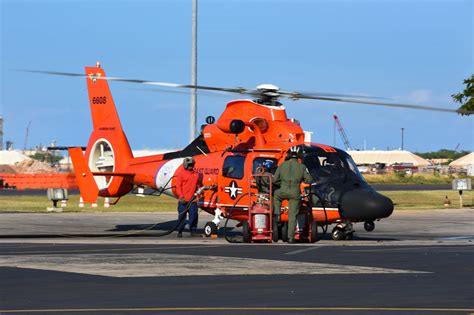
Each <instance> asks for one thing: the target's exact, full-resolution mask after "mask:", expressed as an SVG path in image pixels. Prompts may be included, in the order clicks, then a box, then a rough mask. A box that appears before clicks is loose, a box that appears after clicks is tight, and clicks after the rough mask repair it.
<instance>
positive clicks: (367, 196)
mask: <svg viewBox="0 0 474 315" xmlns="http://www.w3.org/2000/svg"><path fill="white" fill-rule="evenodd" d="M29 72H35V73H43V74H50V75H62V76H74V77H84V78H86V81H87V88H88V93H89V102H90V109H91V115H92V122H93V131H92V133H91V135H90V138H89V141H88V144H87V147H86V149H85V153H83V150H82V148H81V147H75V148H69V154H70V156H71V159H72V162H73V166H74V171H75V173H76V178H77V181H78V185H79V188H80V194H81V197H82V198H83V200H84V202H87V203H95V202H96V200H97V198H98V197H99V196H100V197H115V198H117V199H116V200H115V201H114V202H113V203H112V204H115V203H117V202H118V201H119V200H120V197H122V196H124V195H126V194H128V193H130V192H132V191H135V190H137V189H145V188H148V189H151V190H152V191H153V192H156V193H157V195H160V194H162V193H163V194H166V195H168V196H171V197H174V198H177V193H176V189H175V185H174V184H175V183H174V179H175V175H176V174H177V173H178V172H180V171H181V170H182V168H183V166H182V162H183V160H184V158H186V157H190V156H191V157H193V158H194V160H195V170H196V171H197V172H198V173H199V174H201V176H202V185H203V187H205V189H204V190H201V191H200V193H201V194H200V196H199V199H198V201H197V202H198V206H199V207H200V208H201V209H203V210H204V211H206V212H208V213H209V214H211V215H214V219H213V220H212V221H209V222H207V223H206V225H205V228H204V232H205V234H206V236H210V235H211V234H214V233H216V232H217V230H218V228H219V226H221V224H222V221H223V220H224V219H232V220H237V221H240V222H241V223H242V222H243V223H245V222H247V221H248V219H249V203H250V202H251V200H250V199H251V198H252V197H251V196H252V194H250V191H252V189H254V188H253V186H252V184H251V183H252V177H253V175H254V174H256V173H257V172H258V169H259V167H261V165H262V164H263V162H264V161H268V160H271V161H273V162H274V163H275V164H276V165H279V164H281V163H282V162H283V161H284V160H285V157H286V156H287V152H288V151H289V150H290V148H291V147H294V146H298V147H299V148H301V156H300V160H301V162H302V163H304V165H305V166H306V167H307V169H308V171H309V172H310V174H311V175H312V178H313V182H312V183H311V185H310V187H309V188H307V190H308V191H309V193H312V194H314V195H316V196H318V198H316V200H315V201H314V202H313V203H312V204H311V206H310V215H311V220H312V224H313V227H314V226H316V227H317V226H323V225H326V226H328V225H331V224H335V227H334V228H333V229H332V232H331V236H332V238H333V239H334V240H343V239H345V240H349V239H351V238H352V236H353V233H354V229H353V224H354V223H357V222H363V223H364V228H365V230H367V231H372V230H374V228H375V223H374V222H375V221H377V220H380V219H383V218H387V217H389V216H390V215H391V214H392V212H393V209H394V205H393V202H392V200H390V199H389V198H388V197H386V196H384V195H382V194H380V193H378V192H376V191H375V190H374V189H373V188H372V187H371V186H370V185H369V184H368V183H367V182H366V181H365V179H364V177H363V176H362V175H361V173H360V172H359V170H358V168H357V165H356V164H355V163H354V161H353V159H352V158H351V156H350V155H349V154H348V153H346V152H345V151H344V150H341V149H338V148H335V147H332V146H329V145H325V144H319V143H313V142H310V141H306V140H307V139H306V140H305V132H304V131H303V129H302V127H301V126H300V123H299V121H298V120H296V119H291V118H288V116H287V113H286V108H285V106H284V105H283V104H282V103H280V101H279V100H280V99H282V98H287V99H291V100H299V99H312V100H324V101H335V102H349V103H362V104H369V105H382V106H392V107H402V108H412V109H423V110H435V111H443V112H457V111H456V110H454V109H448V108H439V107H429V106H419V105H411V104H395V103H388V102H381V101H377V100H373V99H374V98H375V97H367V96H357V95H344V94H329V93H299V92H288V91H282V90H280V89H279V88H278V87H277V86H275V85H272V84H262V85H259V86H258V87H257V88H256V89H247V88H221V87H213V86H202V85H183V84H175V83H165V82H156V81H146V80H137V79H126V78H118V77H107V76H106V74H105V71H104V70H103V68H102V67H101V66H100V63H97V64H96V66H92V67H85V74H79V73H68V72H55V71H37V70H29ZM108 81H119V82H126V83H134V84H143V85H148V86H159V87H167V88H184V89H196V90H207V91H219V92H226V93H233V94H239V95H246V96H251V97H252V99H238V100H234V101H231V102H229V103H228V104H227V105H226V107H225V109H224V111H223V112H222V114H221V115H220V117H219V118H218V119H217V120H216V119H215V118H214V117H212V116H208V117H207V118H206V124H204V125H202V127H201V130H200V133H199V135H198V137H197V138H196V139H195V140H194V141H192V142H191V143H190V144H189V145H187V146H186V147H185V148H184V149H182V150H179V151H175V152H168V153H164V154H156V155H150V156H143V157H134V156H133V153H132V150H131V147H130V145H129V142H128V140H127V137H126V135H125V132H124V130H123V128H122V125H121V122H120V118H119V115H118V113H117V110H116V107H115V104H114V101H113V99H112V94H111V91H110V88H109V84H108ZM281 219H282V221H285V220H287V213H286V205H285V204H283V209H282V216H281Z"/></svg>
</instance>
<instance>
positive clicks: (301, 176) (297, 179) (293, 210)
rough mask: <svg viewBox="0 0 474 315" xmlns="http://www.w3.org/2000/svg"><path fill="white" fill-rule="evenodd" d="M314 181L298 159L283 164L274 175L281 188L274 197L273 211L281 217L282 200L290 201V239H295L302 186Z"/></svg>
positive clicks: (275, 181) (277, 184)
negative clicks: (303, 183)
mask: <svg viewBox="0 0 474 315" xmlns="http://www.w3.org/2000/svg"><path fill="white" fill-rule="evenodd" d="M312 180H313V179H312V178H311V175H310V174H309V172H308V169H307V168H306V166H304V165H303V164H301V163H300V162H298V159H297V158H290V159H289V160H287V161H285V162H283V163H282V164H281V165H280V166H279V167H278V169H277V170H276V172H275V175H273V182H274V184H275V186H280V188H279V189H277V190H276V191H275V196H274V197H273V211H274V213H275V215H276V216H279V215H280V209H281V202H282V200H285V199H287V200H288V238H289V239H294V236H295V228H296V220H297V215H298V211H299V206H300V194H301V191H300V184H301V183H302V182H305V183H307V184H310V183H311V181H312Z"/></svg>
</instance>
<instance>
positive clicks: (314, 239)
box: [310, 221, 318, 243]
mask: <svg viewBox="0 0 474 315" xmlns="http://www.w3.org/2000/svg"><path fill="white" fill-rule="evenodd" d="M317 241H318V223H317V222H316V221H313V222H311V239H310V242H311V243H316V242H317Z"/></svg>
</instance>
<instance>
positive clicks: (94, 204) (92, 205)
mask: <svg viewBox="0 0 474 315" xmlns="http://www.w3.org/2000/svg"><path fill="white" fill-rule="evenodd" d="M91 207H92V208H97V200H96V201H94V202H93V203H92V204H91Z"/></svg>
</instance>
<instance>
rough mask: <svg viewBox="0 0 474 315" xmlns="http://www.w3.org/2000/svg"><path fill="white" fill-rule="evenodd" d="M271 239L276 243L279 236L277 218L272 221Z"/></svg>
mask: <svg viewBox="0 0 474 315" xmlns="http://www.w3.org/2000/svg"><path fill="white" fill-rule="evenodd" d="M272 230H273V232H272V241H273V242H274V243H278V239H279V238H280V233H279V232H280V231H279V230H280V227H279V224H278V220H273V222H272Z"/></svg>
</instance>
